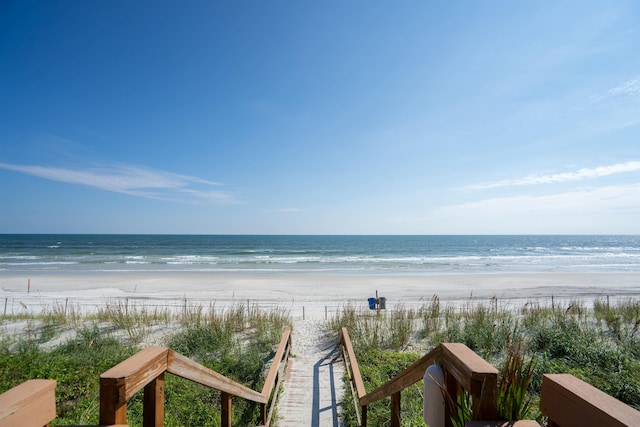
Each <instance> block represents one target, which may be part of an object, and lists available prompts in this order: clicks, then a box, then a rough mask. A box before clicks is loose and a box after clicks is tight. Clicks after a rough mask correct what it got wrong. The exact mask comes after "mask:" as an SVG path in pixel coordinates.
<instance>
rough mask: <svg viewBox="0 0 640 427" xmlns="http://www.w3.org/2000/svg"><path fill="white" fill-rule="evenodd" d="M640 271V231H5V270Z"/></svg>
mask: <svg viewBox="0 0 640 427" xmlns="http://www.w3.org/2000/svg"><path fill="white" fill-rule="evenodd" d="M183 271H198V272H224V273H236V272H238V273H248V274H252V273H255V274H263V273H297V274H299V273H316V274H368V273H371V274H431V273H433V274H443V273H444V274H447V273H496V272H498V273H499V272H640V236H537V235H536V236H263V235H259V236H249V235H53V234H45V235H35V234H5V235H0V274H28V273H94V272H183Z"/></svg>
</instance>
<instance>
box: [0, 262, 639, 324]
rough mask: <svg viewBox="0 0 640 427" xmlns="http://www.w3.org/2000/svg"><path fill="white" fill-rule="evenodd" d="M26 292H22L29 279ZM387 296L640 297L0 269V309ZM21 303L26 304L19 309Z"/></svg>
mask: <svg viewBox="0 0 640 427" xmlns="http://www.w3.org/2000/svg"><path fill="white" fill-rule="evenodd" d="M29 283H30V289H29V292H28V289H27V288H28V284H29ZM376 293H377V295H379V296H380V297H385V298H386V301H387V308H388V309H393V308H394V307H405V308H418V307H420V306H422V305H423V304H425V303H427V302H429V301H431V299H432V298H433V297H434V296H438V298H439V299H440V301H441V302H443V303H448V304H453V305H458V304H463V303H465V302H468V301H471V300H472V301H476V302H482V301H489V300H491V299H492V298H496V299H497V300H499V301H500V302H501V303H503V304H509V305H511V306H522V305H524V304H526V303H527V302H531V301H539V302H541V303H544V302H548V303H550V302H551V299H552V298H553V299H554V301H555V302H557V303H569V302H571V301H574V300H580V301H583V302H585V303H588V302H591V301H593V300H595V299H599V298H607V297H613V298H614V299H629V298H639V297H640V273H637V272H628V273H626V272H619V273H564V272H562V273H512V272H505V273H448V274H429V275H419V274H403V273H400V274H393V273H385V274H371V273H367V274H332V275H323V274H316V273H287V274H280V273H275V274H237V273H234V274H224V273H214V274H212V273H210V272H207V273H202V272H179V273H164V272H145V273H139V272H136V273H129V272H127V273H112V272H100V273H89V274H88V273H78V274H76V273H41V272H37V273H34V274H31V275H30V276H27V275H18V274H0V314H2V313H3V311H2V310H3V305H4V314H11V313H16V312H23V313H24V312H25V311H27V312H33V313H37V312H42V311H46V310H51V309H52V308H54V307H56V306H60V305H63V306H65V307H66V306H67V305H69V304H71V305H72V306H73V307H74V308H75V309H77V310H80V311H82V312H91V311H95V310H98V309H99V308H101V307H104V306H105V305H107V304H108V303H113V302H118V301H120V302H122V301H125V302H126V303H127V304H129V303H131V304H134V305H138V306H140V307H146V308H152V307H164V308H169V309H171V308H172V307H173V309H176V310H177V309H181V308H184V307H186V306H187V305H189V306H191V305H200V306H215V307H220V308H225V307H230V306H234V305H238V304H242V305H244V304H247V305H249V304H251V305H256V306H258V307H261V308H263V307H264V308H280V309H285V310H289V311H290V313H291V316H292V317H293V318H304V317H305V316H315V317H318V316H322V315H324V316H325V317H326V316H327V315H328V313H330V312H331V313H333V312H336V311H337V310H338V309H339V308H340V307H343V306H345V305H347V304H349V305H352V306H354V307H362V308H365V309H366V308H367V306H368V305H367V299H368V298H371V297H375V296H376ZM9 305H10V307H9ZM24 307H26V309H25V308H24Z"/></svg>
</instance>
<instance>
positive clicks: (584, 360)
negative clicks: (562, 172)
mask: <svg viewBox="0 0 640 427" xmlns="http://www.w3.org/2000/svg"><path fill="white" fill-rule="evenodd" d="M343 326H345V327H347V329H348V331H349V334H350V336H351V339H352V342H353V345H354V348H355V351H356V354H357V355H358V363H359V365H360V369H361V371H362V375H363V380H364V382H365V388H366V389H367V390H368V391H371V390H373V389H375V388H377V387H379V386H381V385H382V384H384V383H385V382H386V381H388V380H389V379H390V378H391V377H393V376H394V375H395V374H396V373H399V372H401V371H402V370H403V369H404V368H406V367H407V366H409V365H410V364H411V363H413V362H414V361H415V360H417V359H419V358H420V357H421V356H422V355H423V354H424V353H426V352H427V351H429V350H430V349H432V348H434V347H436V346H438V345H439V344H441V343H443V342H461V343H464V344H466V345H467V346H468V347H469V348H471V349H472V350H473V351H475V352H476V353H477V354H479V355H480V356H481V357H483V358H484V359H485V360H487V361H488V362H490V363H491V364H493V365H494V366H496V367H497V368H498V370H499V371H500V378H499V384H498V402H499V409H498V410H499V412H500V416H501V417H503V419H523V418H530V419H539V418H540V417H541V414H540V413H539V411H538V401H539V393H540V387H541V384H542V374H543V373H570V374H573V375H575V376H576V377H578V378H580V379H582V380H584V381H586V382H588V383H590V384H592V385H594V386H595V387H597V388H599V389H601V390H603V391H604V392H606V393H608V394H610V395H612V396H613V397H615V398H617V399H620V400H621V401H623V402H625V403H627V404H629V405H631V406H634V407H636V408H637V409H640V403H639V402H640V332H639V328H640V300H627V301H621V302H616V303H610V302H609V301H606V300H598V301H596V302H595V303H594V304H593V307H590V308H588V307H587V306H586V305H585V304H584V303H581V302H580V301H573V302H572V303H571V304H569V305H567V306H561V305H558V304H555V303H553V302H552V303H551V304H550V305H544V304H540V303H527V304H526V305H525V306H524V307H522V308H520V309H514V308H513V307H504V306H501V304H500V302H499V301H498V300H497V299H495V298H494V299H492V300H491V301H490V302H489V303H482V302H476V301H473V300H470V301H469V302H468V303H466V304H464V305H463V306H461V307H454V306H449V305H443V304H442V303H441V301H440V300H439V299H438V298H437V297H434V298H433V299H432V300H431V301H430V302H428V303H426V304H424V305H423V306H422V307H421V308H419V309H417V310H407V309H405V308H402V307H401V308H399V309H397V310H393V311H390V312H385V311H380V312H377V313H376V312H368V311H359V310H356V309H354V308H353V307H349V306H347V307H344V308H343V309H342V311H341V312H340V313H339V314H338V315H337V316H336V317H335V318H334V319H333V320H332V321H331V327H332V329H333V330H335V331H338V330H339V329H340V328H341V327H343ZM418 384H420V383H418ZM346 395H347V396H350V395H351V394H350V390H349V389H347V391H346ZM449 397H450V398H451V399H449V403H450V404H451V405H453V407H455V408H456V410H457V412H459V413H460V414H462V415H461V417H460V418H461V420H460V421H462V419H464V418H466V417H468V416H469V403H468V399H467V398H466V397H465V396H458V397H456V396H449ZM343 408H344V413H345V418H346V420H347V425H352V424H354V423H355V421H354V420H355V414H354V408H353V405H351V404H345V405H343ZM421 408H422V396H421V388H420V387H418V388H416V387H411V388H410V389H408V390H406V391H403V393H402V410H403V418H402V425H403V426H424V422H423V421H422V420H421ZM368 411H369V412H368V416H369V418H368V420H369V423H370V424H371V425H386V424H387V423H388V422H389V419H390V409H389V402H388V401H387V400H385V401H382V402H376V403H375V404H373V405H370V407H369V409H368Z"/></svg>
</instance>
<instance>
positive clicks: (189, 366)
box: [167, 350, 267, 403]
mask: <svg viewBox="0 0 640 427" xmlns="http://www.w3.org/2000/svg"><path fill="white" fill-rule="evenodd" d="M167 372H170V373H172V374H174V375H177V376H179V377H182V378H185V379H188V380H191V381H194V382H197V383H198V384H202V385H205V386H207V387H211V388H214V389H216V390H219V391H222V392H225V393H229V394H232V395H234V396H238V397H241V398H243V399H247V400H251V401H253V402H256V403H267V399H266V398H265V397H264V396H263V395H262V394H261V393H258V392H257V391H255V390H251V389H250V388H248V387H246V386H244V385H242V384H239V383H237V382H235V381H233V380H230V379H229V378H227V377H225V376H224V375H221V374H219V373H217V372H215V371H212V370H211V369H209V368H207V367H205V366H202V365H200V364H199V363H197V362H194V361H193V360H191V359H189V358H187V357H185V356H183V355H181V354H180V353H177V352H175V351H173V350H169V355H168V358H167Z"/></svg>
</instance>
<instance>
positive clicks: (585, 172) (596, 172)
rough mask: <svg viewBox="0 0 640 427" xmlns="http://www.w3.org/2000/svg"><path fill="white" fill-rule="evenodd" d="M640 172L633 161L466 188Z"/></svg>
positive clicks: (573, 179)
mask: <svg viewBox="0 0 640 427" xmlns="http://www.w3.org/2000/svg"><path fill="white" fill-rule="evenodd" d="M638 170H640V162H638V161H631V162H626V163H617V164H615V165H607V166H598V167H595V168H582V169H578V170H577V171H574V172H563V173H556V174H546V175H538V174H532V175H527V176H524V177H522V178H515V179H507V180H500V181H491V182H484V183H480V184H473V185H469V186H467V187H465V188H466V189H470V190H488V189H492V188H500V187H519V186H526V185H540V184H555V183H562V182H569V181H581V180H584V179H593V178H601V177H604V176H609V175H615V174H620V173H627V172H635V171H638Z"/></svg>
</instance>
